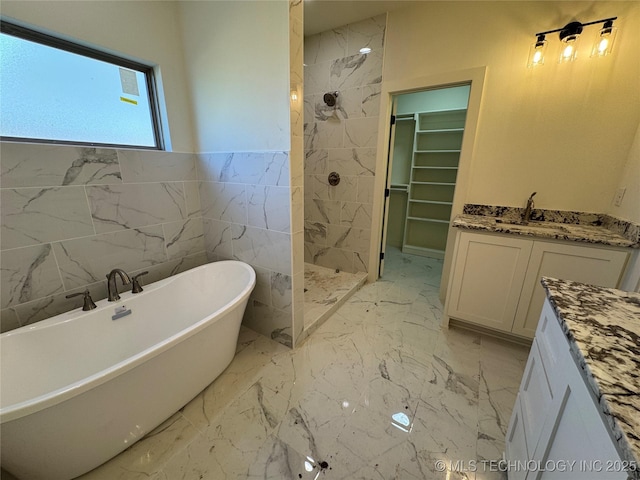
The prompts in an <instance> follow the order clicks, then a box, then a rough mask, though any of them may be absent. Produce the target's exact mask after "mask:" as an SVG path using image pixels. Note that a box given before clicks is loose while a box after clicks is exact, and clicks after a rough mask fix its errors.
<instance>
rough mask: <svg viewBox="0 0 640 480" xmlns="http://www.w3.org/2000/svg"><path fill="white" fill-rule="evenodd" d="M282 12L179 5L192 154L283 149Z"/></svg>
mask: <svg viewBox="0 0 640 480" xmlns="http://www.w3.org/2000/svg"><path fill="white" fill-rule="evenodd" d="M288 7H289V5H288V2H285V1H242V2H238V1H215V2H179V10H180V23H181V25H182V32H183V38H184V46H185V52H184V54H185V64H186V70H187V76H188V78H189V84H190V91H191V96H192V98H191V100H192V102H193V111H194V123H195V126H196V131H197V135H196V136H197V139H196V148H197V150H198V151H200V152H234V151H249V150H282V151H288V150H289V149H290V143H291V141H290V125H289V108H290V106H289V36H288V32H289V25H288V18H289V14H288Z"/></svg>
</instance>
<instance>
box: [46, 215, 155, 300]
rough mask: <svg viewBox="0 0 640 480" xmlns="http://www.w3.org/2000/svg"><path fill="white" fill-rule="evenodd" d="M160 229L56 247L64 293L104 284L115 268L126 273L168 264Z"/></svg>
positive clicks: (68, 241)
mask: <svg viewBox="0 0 640 480" xmlns="http://www.w3.org/2000/svg"><path fill="white" fill-rule="evenodd" d="M164 243H165V242H164V236H163V232H162V226H161V225H155V226H150V227H143V228H139V229H130V230H121V231H118V232H113V233H105V234H102V235H95V236H92V237H85V238H80V239H76V240H64V241H62V242H58V243H55V244H53V250H54V252H55V255H56V259H57V261H58V267H59V269H60V274H61V275H62V280H63V282H64V286H65V289H67V290H68V289H72V288H76V287H79V286H81V285H87V284H90V283H95V282H97V281H100V280H102V279H103V278H104V277H105V275H106V274H107V273H109V271H111V270H112V269H113V268H122V269H124V270H126V271H132V270H136V269H141V268H146V267H149V266H152V265H156V264H159V263H162V262H166V261H167V254H166V252H165V246H164Z"/></svg>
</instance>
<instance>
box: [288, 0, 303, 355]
mask: <svg viewBox="0 0 640 480" xmlns="http://www.w3.org/2000/svg"><path fill="white" fill-rule="evenodd" d="M303 45H304V6H303V1H302V0H290V1H289V71H290V73H289V78H290V82H291V85H290V88H291V94H292V95H291V104H290V105H291V151H290V158H289V168H290V172H289V175H290V180H291V187H292V188H291V207H292V208H291V270H292V305H293V307H292V310H293V311H292V314H293V317H292V320H291V327H292V337H293V338H292V343H293V346H295V345H296V344H297V341H298V340H299V339H300V338H301V334H302V330H303V329H304V100H303V99H304V70H303V57H304V47H303Z"/></svg>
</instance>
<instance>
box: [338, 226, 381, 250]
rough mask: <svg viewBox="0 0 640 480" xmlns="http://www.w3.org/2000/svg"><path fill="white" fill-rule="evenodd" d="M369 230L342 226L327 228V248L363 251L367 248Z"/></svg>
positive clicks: (369, 235)
mask: <svg viewBox="0 0 640 480" xmlns="http://www.w3.org/2000/svg"><path fill="white" fill-rule="evenodd" d="M370 237H371V231H370V230H364V229H361V228H355V227H345V226H342V225H328V226H327V246H329V247H335V248H341V249H343V250H351V251H364V250H367V249H368V248H369V240H370Z"/></svg>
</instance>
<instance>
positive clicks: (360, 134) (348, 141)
mask: <svg viewBox="0 0 640 480" xmlns="http://www.w3.org/2000/svg"><path fill="white" fill-rule="evenodd" d="M344 131H345V133H344V146H345V147H347V148H350V147H370V148H375V147H376V144H377V143H378V117H363V118H353V119H347V120H345V122H344Z"/></svg>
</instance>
